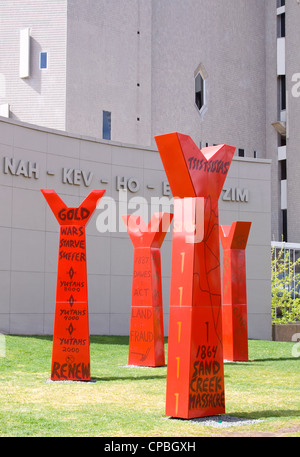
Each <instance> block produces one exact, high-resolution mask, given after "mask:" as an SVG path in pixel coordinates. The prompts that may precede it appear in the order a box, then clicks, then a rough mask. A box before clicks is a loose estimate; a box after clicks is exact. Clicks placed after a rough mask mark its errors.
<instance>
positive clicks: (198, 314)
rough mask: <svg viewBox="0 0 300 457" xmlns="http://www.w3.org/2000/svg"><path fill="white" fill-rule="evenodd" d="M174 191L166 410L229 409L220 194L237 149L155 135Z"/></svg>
mask: <svg viewBox="0 0 300 457" xmlns="http://www.w3.org/2000/svg"><path fill="white" fill-rule="evenodd" d="M155 140H156V143H157V147H158V150H159V153H160V156H161V159H162V162H163V165H164V168H165V172H166V175H167V178H168V181H169V184H170V187H171V190H172V194H173V197H174V201H175V203H174V223H173V244H172V271H171V291H170V314H169V344H168V368H167V392H166V415H168V416H172V417H180V418H184V419H190V418H195V417H203V416H211V415H217V414H222V413H224V411H225V394H224V370H223V348H222V308H221V275H220V247H219V212H218V200H219V196H220V194H221V191H222V188H223V184H224V181H225V179H226V176H227V173H228V170H229V168H230V165H231V161H232V158H233V154H234V151H235V148H234V147H231V146H227V145H220V146H214V147H210V148H205V149H202V150H199V149H198V148H197V146H196V145H195V143H194V142H193V141H192V140H191V138H190V137H189V136H186V135H182V134H179V133H170V134H167V135H162V136H158V137H156V138H155Z"/></svg>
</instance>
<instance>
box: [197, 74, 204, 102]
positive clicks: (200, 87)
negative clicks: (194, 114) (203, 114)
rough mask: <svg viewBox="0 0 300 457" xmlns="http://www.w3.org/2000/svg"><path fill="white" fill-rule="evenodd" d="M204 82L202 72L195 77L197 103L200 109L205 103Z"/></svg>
mask: <svg viewBox="0 0 300 457" xmlns="http://www.w3.org/2000/svg"><path fill="white" fill-rule="evenodd" d="M204 84H205V83H204V79H203V78H202V76H201V74H200V73H198V74H197V75H196V78H195V103H196V106H197V108H198V110H199V111H200V110H201V108H202V107H203V105H204V103H205V100H204V97H205V95H204Z"/></svg>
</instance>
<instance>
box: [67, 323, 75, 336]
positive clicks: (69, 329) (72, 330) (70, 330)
mask: <svg viewBox="0 0 300 457" xmlns="http://www.w3.org/2000/svg"><path fill="white" fill-rule="evenodd" d="M67 330H68V332H69V333H70V336H71V335H72V333H73V332H74V330H76V328H74V327H73V325H72V322H71V324H70V325H69V327H68V328H67Z"/></svg>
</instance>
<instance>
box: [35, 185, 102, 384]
mask: <svg viewBox="0 0 300 457" xmlns="http://www.w3.org/2000/svg"><path fill="white" fill-rule="evenodd" d="M41 192H42V193H43V195H44V197H45V199H46V201H47V202H48V204H49V206H50V208H51V210H52V211H53V213H54V216H55V217H56V219H57V221H58V223H59V225H60V238H59V254H58V268H57V287H56V305H55V316H54V330H53V350H52V366H51V379H52V380H53V381H65V380H71V381H89V380H90V350H89V321H88V295H87V271H86V237H85V226H86V224H87V222H88V221H89V219H90V217H91V215H92V213H93V211H94V210H95V208H96V205H97V202H98V200H99V199H100V198H101V197H102V195H103V194H104V192H105V190H93V191H92V192H91V193H90V194H89V195H88V196H87V197H86V199H85V200H84V201H83V202H82V204H81V205H80V206H79V207H78V208H68V207H67V206H66V205H65V204H64V202H63V201H62V200H61V198H60V197H59V196H58V195H57V194H56V192H55V191H54V190H51V189H41Z"/></svg>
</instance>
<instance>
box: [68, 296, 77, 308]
mask: <svg viewBox="0 0 300 457" xmlns="http://www.w3.org/2000/svg"><path fill="white" fill-rule="evenodd" d="M67 301H68V302H69V303H70V306H71V307H72V306H73V305H74V303H75V302H76V300H75V298H74V297H73V295H71V297H70V298H69V300H67Z"/></svg>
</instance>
